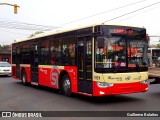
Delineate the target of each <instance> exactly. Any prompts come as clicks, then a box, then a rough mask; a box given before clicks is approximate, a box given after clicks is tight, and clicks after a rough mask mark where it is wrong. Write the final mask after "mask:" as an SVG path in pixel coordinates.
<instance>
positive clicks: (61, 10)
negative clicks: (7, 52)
mask: <svg viewBox="0 0 160 120" xmlns="http://www.w3.org/2000/svg"><path fill="white" fill-rule="evenodd" d="M140 1H141V2H140ZM0 3H10V4H17V5H18V6H20V8H18V14H14V8H13V6H7V5H0V44H1V45H3V44H11V43H12V42H13V41H14V40H16V39H25V38H27V37H29V36H30V35H31V34H32V33H34V32H35V31H42V29H40V28H42V27H43V30H44V28H45V30H46V29H48V28H50V30H47V31H45V32H50V31H55V30H59V29H66V28H68V29H70V28H73V27H78V26H85V25H87V24H95V23H104V22H105V23H106V24H120V25H132V26H140V27H141V26H143V27H145V28H146V29H147V33H148V34H149V35H150V36H155V35H158V36H160V0H132V1H131V0H0ZM132 3H137V4H134V5H129V4H132ZM127 5H128V6H127ZM150 5H152V6H150ZM122 6H127V7H123V8H121V9H120V7H122ZM148 6H150V7H148ZM116 8H119V9H117V10H115V9H116ZM142 8H145V9H142ZM113 9H114V10H113ZM111 10H112V11H111ZM134 11H137V12H134ZM129 13H132V14H129ZM125 14H126V15H125ZM123 15H125V16H123ZM91 16H92V17H91ZM120 16H123V17H120ZM115 18H117V19H115ZM33 29H36V30H33ZM159 40H160V37H151V44H153V43H154V44H157V43H159Z"/></svg>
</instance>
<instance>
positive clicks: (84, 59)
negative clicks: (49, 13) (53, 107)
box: [12, 24, 148, 96]
mask: <svg viewBox="0 0 160 120" xmlns="http://www.w3.org/2000/svg"><path fill="white" fill-rule="evenodd" d="M147 46H148V41H147V39H146V29H145V28H142V27H131V26H120V25H104V24H96V25H90V26H87V27H81V28H76V29H72V30H64V31H56V32H53V33H48V34H41V35H37V36H35V37H32V38H27V39H25V40H21V41H15V42H14V43H13V44H12V76H13V78H15V79H19V80H21V81H22V83H23V84H24V85H26V84H28V83H30V84H33V85H42V86H47V87H51V88H55V89H59V90H61V91H62V92H63V93H64V94H65V95H68V96H69V95H71V94H72V93H78V94H83V95H87V96H106V95H116V94H127V93H135V92H145V91H147V90H148V83H147V79H148V65H147Z"/></svg>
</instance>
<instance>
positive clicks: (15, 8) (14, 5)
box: [0, 3, 20, 14]
mask: <svg viewBox="0 0 160 120" xmlns="http://www.w3.org/2000/svg"><path fill="white" fill-rule="evenodd" d="M0 5H9V6H13V7H14V14H17V8H18V7H20V6H18V5H17V4H10V3H0Z"/></svg>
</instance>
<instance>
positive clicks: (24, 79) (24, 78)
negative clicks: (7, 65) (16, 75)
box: [22, 75, 26, 83]
mask: <svg viewBox="0 0 160 120" xmlns="http://www.w3.org/2000/svg"><path fill="white" fill-rule="evenodd" d="M22 80H23V83H24V82H25V81H26V77H25V75H23V78H22Z"/></svg>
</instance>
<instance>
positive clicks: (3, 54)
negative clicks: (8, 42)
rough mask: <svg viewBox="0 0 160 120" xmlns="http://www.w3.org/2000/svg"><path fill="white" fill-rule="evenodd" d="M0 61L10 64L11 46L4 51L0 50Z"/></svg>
mask: <svg viewBox="0 0 160 120" xmlns="http://www.w3.org/2000/svg"><path fill="white" fill-rule="evenodd" d="M0 61H6V62H9V63H10V64H11V46H8V47H7V48H5V49H0Z"/></svg>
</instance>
